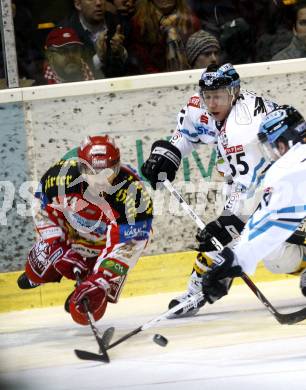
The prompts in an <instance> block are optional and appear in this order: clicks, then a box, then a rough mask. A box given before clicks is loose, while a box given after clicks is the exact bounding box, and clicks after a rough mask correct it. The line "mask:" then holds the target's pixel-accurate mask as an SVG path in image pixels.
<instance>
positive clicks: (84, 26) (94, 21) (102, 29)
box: [61, 0, 127, 78]
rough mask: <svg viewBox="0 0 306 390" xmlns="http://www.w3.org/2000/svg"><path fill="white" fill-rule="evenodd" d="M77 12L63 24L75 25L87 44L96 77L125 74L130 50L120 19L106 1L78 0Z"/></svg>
mask: <svg viewBox="0 0 306 390" xmlns="http://www.w3.org/2000/svg"><path fill="white" fill-rule="evenodd" d="M74 6H75V11H74V12H73V13H72V15H71V16H70V17H69V18H68V19H66V20H64V21H63V22H62V23H61V25H62V26H64V27H71V28H73V29H74V30H75V31H76V33H77V34H78V36H79V38H80V40H81V41H82V42H83V43H84V49H85V50H84V52H85V58H86V61H87V62H88V63H89V64H92V66H93V67H94V69H95V78H103V77H117V76H123V75H124V74H125V72H126V69H125V64H126V60H127V52H126V49H125V48H124V46H123V41H124V35H123V34H122V33H121V26H120V24H119V21H118V18H117V16H116V15H115V14H113V13H112V12H109V11H107V9H106V0H74Z"/></svg>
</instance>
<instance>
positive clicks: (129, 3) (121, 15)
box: [112, 0, 135, 41]
mask: <svg viewBox="0 0 306 390" xmlns="http://www.w3.org/2000/svg"><path fill="white" fill-rule="evenodd" d="M112 3H113V5H114V7H115V9H116V13H117V16H118V19H119V24H120V26H121V29H122V32H123V35H124V37H125V40H126V41H127V40H128V39H129V36H130V32H131V22H130V20H131V18H132V17H133V16H134V14H135V0H113V1H112Z"/></svg>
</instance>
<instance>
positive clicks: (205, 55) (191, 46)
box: [186, 30, 221, 69]
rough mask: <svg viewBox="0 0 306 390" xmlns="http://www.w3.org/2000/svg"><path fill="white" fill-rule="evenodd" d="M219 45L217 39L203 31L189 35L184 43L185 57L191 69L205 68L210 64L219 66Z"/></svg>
mask: <svg viewBox="0 0 306 390" xmlns="http://www.w3.org/2000/svg"><path fill="white" fill-rule="evenodd" d="M220 50H221V47H220V44H219V42H218V39H217V38H216V37H214V36H213V35H212V34H210V33H208V32H207V31H204V30H199V31H197V32H195V33H194V34H192V35H190V37H189V38H188V40H187V43H186V56H187V59H188V63H189V65H190V67H191V68H192V69H203V68H207V66H208V65H210V64H216V65H219V64H220Z"/></svg>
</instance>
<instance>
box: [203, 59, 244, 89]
mask: <svg viewBox="0 0 306 390" xmlns="http://www.w3.org/2000/svg"><path fill="white" fill-rule="evenodd" d="M199 86H200V91H201V92H203V91H213V90H216V89H220V88H236V87H240V78H239V74H238V73H237V72H236V69H235V68H234V67H233V65H232V64H230V63H228V64H224V65H222V66H220V67H218V66H216V65H210V66H208V67H207V69H206V70H204V72H203V73H202V75H201V78H200V80H199Z"/></svg>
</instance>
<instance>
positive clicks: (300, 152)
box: [202, 106, 306, 303]
mask: <svg viewBox="0 0 306 390" xmlns="http://www.w3.org/2000/svg"><path fill="white" fill-rule="evenodd" d="M258 138H259V144H260V145H261V146H262V147H263V149H264V153H265V155H266V156H267V160H268V159H270V160H275V159H277V161H276V162H275V163H274V164H273V165H272V166H271V168H269V169H268V171H267V173H266V175H265V178H264V181H263V187H264V192H263V196H262V199H261V201H260V204H259V205H258V207H257V209H256V210H255V212H254V213H253V214H252V216H251V217H250V218H249V219H248V221H247V223H246V226H245V228H244V230H243V232H242V234H241V236H240V239H239V241H238V243H237V244H236V245H235V247H234V248H233V249H232V250H231V249H230V248H228V247H227V248H225V249H223V251H222V252H220V253H219V254H218V255H217V257H216V260H215V261H214V264H213V265H212V267H211V270H209V271H208V272H207V273H206V274H205V275H203V280H202V284H203V286H202V287H203V293H204V295H205V297H206V299H207V300H208V301H209V302H211V303H212V302H213V301H214V300H215V299H216V297H217V298H220V297H221V296H222V294H223V292H222V286H223V284H224V282H223V281H224V280H225V279H226V278H232V277H235V276H239V275H241V271H244V272H246V273H249V274H252V273H254V271H255V269H256V266H257V264H258V262H259V261H260V260H261V259H264V264H265V266H266V267H267V268H268V269H269V270H270V271H272V272H273V273H294V274H297V273H301V272H302V273H301V279H300V287H301V291H302V294H303V295H304V296H306V256H305V255H306V250H305V249H306V246H305V245H306V234H305V227H304V228H303V226H304V223H305V218H306V122H305V120H304V119H303V117H302V116H301V115H300V114H299V113H298V112H297V110H295V109H294V108H293V107H292V106H280V107H279V108H277V109H275V110H274V111H272V112H271V113H270V114H268V115H267V116H266V118H265V119H264V120H263V122H262V125H261V127H260V132H259V134H258ZM292 233H293V234H292ZM288 241H289V243H288ZM218 295H219V296H218ZM211 297H213V298H212V299H211Z"/></svg>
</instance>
